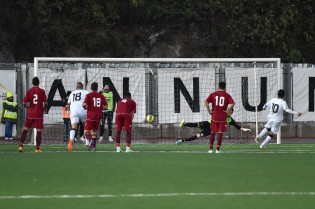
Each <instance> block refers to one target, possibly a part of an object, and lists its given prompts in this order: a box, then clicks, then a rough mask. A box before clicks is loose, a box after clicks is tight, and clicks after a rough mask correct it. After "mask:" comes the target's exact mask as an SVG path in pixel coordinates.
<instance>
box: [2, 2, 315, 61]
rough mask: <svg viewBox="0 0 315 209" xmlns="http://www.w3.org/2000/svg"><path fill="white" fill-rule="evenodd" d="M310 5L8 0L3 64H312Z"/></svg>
mask: <svg viewBox="0 0 315 209" xmlns="http://www.w3.org/2000/svg"><path fill="white" fill-rule="evenodd" d="M314 8H315V1H314V0H295V1H290V0H280V1H270V0H267V1H266V0H239V1H231V0H33V1H31V0H10V1H2V2H1V7H0V25H1V30H0V61H16V62H21V61H23V62H24V61H26V62H32V61H33V57H35V56H54V57H56V56H58V57H62V56H64V57H69V56H71V57H74V56H75V57H211V58H216V57H234V58H241V57H280V58H281V59H282V62H307V63H315V56H314V54H315V41H314V38H315V28H314V25H315V24H314V22H315V15H314Z"/></svg>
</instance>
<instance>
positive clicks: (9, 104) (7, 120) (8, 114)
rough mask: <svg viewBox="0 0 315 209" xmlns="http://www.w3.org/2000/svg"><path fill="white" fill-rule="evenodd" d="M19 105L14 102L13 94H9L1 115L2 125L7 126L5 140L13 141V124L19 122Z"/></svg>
mask: <svg viewBox="0 0 315 209" xmlns="http://www.w3.org/2000/svg"><path fill="white" fill-rule="evenodd" d="M17 111H18V105H17V103H16V102H14V100H13V94H12V93H11V92H7V98H6V100H4V101H3V108H2V114H1V123H3V124H5V136H4V137H5V138H4V140H13V137H12V130H13V124H16V121H17Z"/></svg>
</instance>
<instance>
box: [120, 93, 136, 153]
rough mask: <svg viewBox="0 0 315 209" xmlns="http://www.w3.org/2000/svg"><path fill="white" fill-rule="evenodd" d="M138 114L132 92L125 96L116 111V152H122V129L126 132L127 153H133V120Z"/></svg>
mask: <svg viewBox="0 0 315 209" xmlns="http://www.w3.org/2000/svg"><path fill="white" fill-rule="evenodd" d="M135 113H136V102H135V101H134V100H132V99H131V94H130V92H127V93H125V94H124V98H123V99H121V100H119V101H118V103H117V109H116V118H115V122H116V138H115V139H116V152H121V149H120V134H121V131H122V128H123V127H124V130H125V131H126V152H132V150H131V149H130V145H131V130H132V119H133V118H134V114H135Z"/></svg>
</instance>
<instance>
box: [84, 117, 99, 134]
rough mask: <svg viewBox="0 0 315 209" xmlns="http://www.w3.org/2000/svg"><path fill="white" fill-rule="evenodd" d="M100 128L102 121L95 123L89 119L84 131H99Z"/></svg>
mask: <svg viewBox="0 0 315 209" xmlns="http://www.w3.org/2000/svg"><path fill="white" fill-rule="evenodd" d="M99 126H100V121H94V120H89V119H87V120H86V121H85V124H84V130H89V131H90V130H98V127H99Z"/></svg>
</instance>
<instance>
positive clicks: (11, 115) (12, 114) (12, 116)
mask: <svg viewBox="0 0 315 209" xmlns="http://www.w3.org/2000/svg"><path fill="white" fill-rule="evenodd" d="M3 103H7V104H8V105H11V106H16V105H17V103H16V102H9V101H8V100H4V101H3ZM3 111H4V113H3V118H7V119H17V112H11V111H9V110H6V109H3Z"/></svg>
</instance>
